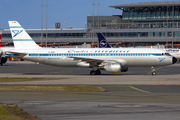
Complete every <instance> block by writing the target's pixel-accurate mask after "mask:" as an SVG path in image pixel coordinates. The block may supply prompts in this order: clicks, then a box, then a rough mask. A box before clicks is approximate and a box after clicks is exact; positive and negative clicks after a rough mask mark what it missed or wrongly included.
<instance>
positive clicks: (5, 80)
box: [0, 77, 67, 82]
mask: <svg viewBox="0 0 180 120" xmlns="http://www.w3.org/2000/svg"><path fill="white" fill-rule="evenodd" d="M54 79H65V78H31V77H29V78H9V77H4V78H0V82H20V81H36V80H54ZM66 79H67V78H66Z"/></svg>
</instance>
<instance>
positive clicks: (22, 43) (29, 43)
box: [8, 21, 40, 49]
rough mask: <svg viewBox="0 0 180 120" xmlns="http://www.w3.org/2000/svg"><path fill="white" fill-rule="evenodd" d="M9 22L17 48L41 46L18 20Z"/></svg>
mask: <svg viewBox="0 0 180 120" xmlns="http://www.w3.org/2000/svg"><path fill="white" fill-rule="evenodd" d="M8 22H9V27H10V31H11V35H12V39H13V43H14V47H15V48H17V49H29V48H40V47H39V46H38V45H37V44H36V43H35V42H34V40H33V39H32V38H31V37H30V36H29V34H28V33H27V32H26V31H25V30H24V29H23V28H22V27H21V25H20V24H19V23H18V22H17V21H8Z"/></svg>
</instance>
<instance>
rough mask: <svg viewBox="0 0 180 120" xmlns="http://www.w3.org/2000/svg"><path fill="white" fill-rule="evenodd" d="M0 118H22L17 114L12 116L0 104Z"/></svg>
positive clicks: (14, 119) (2, 119) (1, 119)
mask: <svg viewBox="0 0 180 120" xmlns="http://www.w3.org/2000/svg"><path fill="white" fill-rule="evenodd" d="M0 120H22V119H20V118H19V117H17V116H14V115H13V114H11V113H10V112H8V111H7V110H6V109H5V108H3V107H2V106H0Z"/></svg>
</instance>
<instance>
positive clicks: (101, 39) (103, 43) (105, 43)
mask: <svg viewBox="0 0 180 120" xmlns="http://www.w3.org/2000/svg"><path fill="white" fill-rule="evenodd" d="M97 35H98V43H99V48H111V46H110V45H109V43H108V41H107V40H106V39H105V38H104V36H103V35H102V33H97Z"/></svg>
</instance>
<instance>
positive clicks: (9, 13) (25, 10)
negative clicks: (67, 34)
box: [0, 0, 177, 29]
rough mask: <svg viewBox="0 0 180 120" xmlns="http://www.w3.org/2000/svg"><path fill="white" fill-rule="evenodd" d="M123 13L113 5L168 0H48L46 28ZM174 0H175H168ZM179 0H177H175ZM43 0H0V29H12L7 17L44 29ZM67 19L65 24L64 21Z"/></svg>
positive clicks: (76, 25)
mask: <svg viewBox="0 0 180 120" xmlns="http://www.w3.org/2000/svg"><path fill="white" fill-rule="evenodd" d="M93 1H94V3H95V6H94V15H95V16H98V5H97V4H98V1H99V3H100V5H99V15H100V16H112V15H121V14H122V13H121V10H119V9H115V8H111V7H109V6H112V5H120V4H129V3H139V2H162V1H167V0H47V5H48V7H47V28H48V29H54V28H55V23H56V22H60V23H61V28H65V27H73V28H84V27H85V24H86V22H87V16H93V5H92V4H93ZM168 1H172V0H168ZM174 1H177V0H174ZM41 5H42V0H0V11H1V16H0V29H2V28H3V29H9V25H8V21H14V20H15V21H18V22H19V23H20V24H21V25H22V27H24V28H25V29H41V15H42V14H41V11H42V10H41V9H42V7H41ZM43 5H44V7H43V28H44V29H45V28H46V7H45V6H46V0H43ZM65 21H66V24H65Z"/></svg>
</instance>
